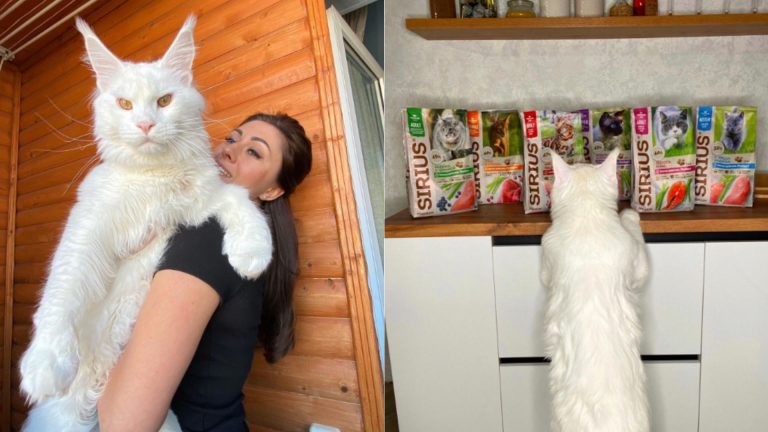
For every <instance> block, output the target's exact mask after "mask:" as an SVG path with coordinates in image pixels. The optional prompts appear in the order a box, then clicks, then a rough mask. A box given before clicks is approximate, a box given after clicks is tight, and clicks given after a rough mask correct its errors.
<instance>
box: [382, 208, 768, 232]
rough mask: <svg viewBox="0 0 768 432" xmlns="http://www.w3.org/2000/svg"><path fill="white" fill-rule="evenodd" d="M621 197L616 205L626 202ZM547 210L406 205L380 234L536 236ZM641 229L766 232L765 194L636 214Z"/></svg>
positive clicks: (546, 221) (543, 225) (547, 220)
mask: <svg viewBox="0 0 768 432" xmlns="http://www.w3.org/2000/svg"><path fill="white" fill-rule="evenodd" d="M628 206H629V205H628V203H627V202H622V205H621V207H622V208H624V207H628ZM549 225H550V218H549V213H534V214H525V213H524V212H523V205H522V204H519V203H516V204H495V205H484V206H480V208H479V209H478V210H477V211H474V212H468V213H460V214H456V215H450V216H433V217H427V218H419V219H414V218H412V217H411V215H410V213H409V212H408V209H405V210H403V211H401V212H400V213H397V214H395V215H393V216H391V217H389V218H387V220H386V221H385V234H384V235H385V237H387V238H395V237H455V236H536V235H542V234H544V231H546V230H547V228H549ZM640 226H641V227H642V228H643V232H644V233H646V234H682V233H715V232H717V233H722V232H732V233H736V232H755V231H768V199H758V200H755V204H754V207H752V208H737V207H710V206H696V208H695V209H694V210H693V211H687V212H670V213H641V214H640Z"/></svg>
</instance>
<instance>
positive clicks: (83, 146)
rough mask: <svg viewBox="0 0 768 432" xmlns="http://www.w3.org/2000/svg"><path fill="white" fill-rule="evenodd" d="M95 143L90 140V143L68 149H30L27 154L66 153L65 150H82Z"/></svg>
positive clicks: (33, 155)
mask: <svg viewBox="0 0 768 432" xmlns="http://www.w3.org/2000/svg"><path fill="white" fill-rule="evenodd" d="M83 141H84V140H83ZM95 145H96V143H95V142H91V143H88V144H83V145H81V146H77V147H72V148H68V149H34V150H30V152H29V156H30V157H37V156H39V155H41V154H45V153H66V152H71V151H78V150H83V149H86V148H88V147H91V146H95Z"/></svg>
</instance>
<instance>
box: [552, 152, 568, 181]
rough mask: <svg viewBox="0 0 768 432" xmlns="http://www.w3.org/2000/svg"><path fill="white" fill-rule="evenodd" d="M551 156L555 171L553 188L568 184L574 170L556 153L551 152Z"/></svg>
mask: <svg viewBox="0 0 768 432" xmlns="http://www.w3.org/2000/svg"><path fill="white" fill-rule="evenodd" d="M549 154H550V155H551V156H552V169H553V170H554V171H555V183H554V185H553V186H554V187H558V186H561V185H562V184H564V183H567V182H568V179H569V178H570V177H571V171H572V170H573V169H572V168H571V167H570V166H568V163H567V162H565V161H564V160H563V158H561V157H560V156H559V155H558V154H557V153H556V152H553V151H550V152H549Z"/></svg>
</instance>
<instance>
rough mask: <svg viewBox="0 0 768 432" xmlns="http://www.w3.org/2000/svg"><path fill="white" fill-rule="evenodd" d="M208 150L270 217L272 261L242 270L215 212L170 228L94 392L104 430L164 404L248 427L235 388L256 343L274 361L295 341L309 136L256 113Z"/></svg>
mask: <svg viewBox="0 0 768 432" xmlns="http://www.w3.org/2000/svg"><path fill="white" fill-rule="evenodd" d="M214 157H215V159H216V162H217V163H218V165H219V167H220V168H221V174H220V176H221V179H222V180H223V181H224V182H227V183H234V184H237V185H240V186H243V187H245V188H247V189H248V190H249V192H250V196H251V199H253V200H254V202H256V203H258V204H259V205H260V206H261V208H262V209H263V210H264V212H265V214H266V216H267V217H268V218H269V220H270V222H271V228H272V237H273V239H272V241H273V244H274V252H273V260H272V263H271V264H270V266H269V268H268V269H267V271H266V272H265V273H264V274H263V275H262V276H261V277H259V279H258V280H256V281H248V280H245V279H242V278H240V276H239V275H237V273H235V271H234V269H233V268H232V266H231V265H230V264H229V262H228V261H227V257H226V256H224V255H222V253H221V250H222V248H221V242H222V237H223V231H222V228H221V226H220V225H219V224H218V222H217V221H216V220H215V219H211V220H208V221H207V222H205V223H203V224H202V225H201V226H199V227H196V228H182V229H181V230H180V231H179V232H178V233H177V234H176V235H175V236H174V237H173V238H171V240H170V241H169V244H168V250H167V251H166V253H165V256H164V258H163V260H162V262H161V264H160V266H159V268H158V271H157V273H155V276H154V279H153V280H152V283H151V285H150V288H149V292H148V293H147V297H146V300H145V302H144V305H143V306H142V309H141V312H140V313H139V316H138V318H137V321H136V325H135V327H134V330H133V335H132V336H131V339H130V341H129V342H128V345H127V346H126V348H125V350H124V352H123V354H122V355H121V357H120V359H119V361H118V363H117V365H116V366H115V367H114V369H113V370H112V372H111V373H110V377H109V382H108V383H107V386H106V389H105V391H104V394H103V396H102V398H101V400H100V401H99V406H98V410H99V423H100V426H101V430H102V431H105V432H113V431H123V430H125V431H128V430H130V431H132V432H133V431H144V430H146V431H156V430H157V429H158V428H159V427H160V425H161V424H162V422H163V420H164V419H165V416H166V413H167V411H168V407H169V406H170V407H171V408H172V409H173V411H174V413H175V414H176V415H177V417H178V419H179V423H180V424H181V425H182V428H184V430H191V431H198V430H199V431H203V430H205V431H220V432H224V431H226V432H230V431H232V432H235V431H245V430H247V426H246V424H245V413H244V411H243V405H242V392H241V389H242V387H243V384H244V383H245V380H246V378H247V376H248V372H249V370H250V367H251V361H252V359H253V350H254V348H255V346H256V344H257V343H260V344H261V345H262V346H263V347H264V355H265V357H266V359H267V361H268V362H270V363H273V362H276V361H277V360H279V359H280V358H282V357H283V356H285V354H286V353H287V352H288V350H289V349H290V348H291V347H292V346H293V305H292V293H293V283H294V280H295V277H296V272H297V261H298V259H297V251H296V249H297V244H296V230H295V227H294V223H293V216H292V214H291V209H290V205H289V201H288V196H289V195H290V194H291V192H293V190H294V189H295V188H296V186H298V184H299V183H300V182H301V181H302V180H303V179H304V177H305V176H306V175H307V173H308V172H309V170H310V167H311V165H312V151H311V146H310V142H309V139H307V137H306V135H305V132H304V128H303V127H302V126H301V125H300V124H299V123H298V122H297V121H296V120H294V119H293V118H291V117H289V116H286V115H267V114H255V115H252V116H250V117H248V118H247V119H245V121H243V123H242V124H241V125H240V126H239V127H238V128H236V129H235V130H234V131H232V132H231V133H230V134H229V136H228V137H227V138H226V140H225V142H224V143H222V144H221V145H219V146H218V147H217V148H216V150H215V151H214Z"/></svg>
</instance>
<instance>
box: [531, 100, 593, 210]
mask: <svg viewBox="0 0 768 432" xmlns="http://www.w3.org/2000/svg"><path fill="white" fill-rule="evenodd" d="M520 121H521V123H522V124H523V131H524V132H525V140H524V145H525V148H524V152H523V155H524V159H525V161H524V162H525V163H524V168H525V170H524V172H525V177H524V178H525V182H524V183H525V197H524V200H523V208H524V209H525V213H537V212H546V211H549V208H550V206H551V202H550V198H549V192H550V191H551V190H552V184H553V183H554V177H555V173H554V170H553V168H552V156H551V154H550V152H553V151H554V152H557V154H558V155H560V156H561V157H562V158H563V160H564V161H566V162H567V163H569V164H573V163H579V162H585V160H584V141H583V136H582V133H581V113H579V112H566V111H551V110H545V111H524V112H522V113H520Z"/></svg>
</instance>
